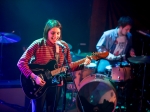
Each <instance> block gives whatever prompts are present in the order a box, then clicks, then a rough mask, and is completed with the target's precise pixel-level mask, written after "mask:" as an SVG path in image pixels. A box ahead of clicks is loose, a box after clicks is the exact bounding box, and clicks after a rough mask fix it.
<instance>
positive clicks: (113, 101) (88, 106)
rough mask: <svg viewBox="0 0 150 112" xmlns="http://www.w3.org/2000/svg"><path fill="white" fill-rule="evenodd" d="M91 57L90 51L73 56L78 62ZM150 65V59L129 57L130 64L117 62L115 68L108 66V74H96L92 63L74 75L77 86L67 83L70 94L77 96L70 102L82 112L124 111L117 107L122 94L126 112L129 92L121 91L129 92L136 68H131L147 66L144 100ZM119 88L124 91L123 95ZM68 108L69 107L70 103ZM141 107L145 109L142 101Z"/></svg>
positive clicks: (142, 89) (128, 62)
mask: <svg viewBox="0 0 150 112" xmlns="http://www.w3.org/2000/svg"><path fill="white" fill-rule="evenodd" d="M90 54H91V53H89V52H88V53H81V54H73V55H72V56H73V58H74V60H78V59H81V58H85V57H86V56H87V55H90ZM149 63H150V56H136V57H131V58H128V60H127V61H123V62H118V63H117V64H116V65H115V66H114V65H110V66H107V67H106V71H107V72H106V73H107V74H100V73H97V72H96V67H97V65H96V62H91V63H90V64H89V65H88V66H87V67H85V68H84V69H83V70H79V71H75V72H72V74H71V75H72V76H73V77H74V82H75V84H74V83H73V82H71V81H69V82H68V83H67V89H68V91H71V92H72V94H76V95H73V96H72V98H71V99H73V100H72V101H71V103H72V104H73V103H74V105H76V108H77V110H78V111H79V112H83V111H85V112H87V111H88V112H89V111H90V112H99V111H108V112H114V111H115V110H116V109H117V108H120V109H121V108H122V107H118V105H119V103H122V101H119V95H123V98H124V99H123V105H124V110H125V102H126V96H125V94H126V93H122V91H124V89H126V88H125V85H126V83H127V82H128V80H130V79H131V80H132V79H133V77H134V76H133V69H134V68H133V67H132V66H131V65H132V64H145V66H144V74H143V81H142V88H141V91H142V93H141V97H142V98H143V97H144V94H143V92H144V81H145V71H146V65H147V64H149ZM122 84H123V85H122ZM117 88H121V93H120V90H118V89H117ZM118 91H119V92H118ZM78 96H79V97H78ZM121 100H122V99H121ZM68 105H69V108H70V103H69V104H68ZM139 108H142V99H141V101H140V107H139ZM106 109H107V110H106ZM120 111H121V110H120Z"/></svg>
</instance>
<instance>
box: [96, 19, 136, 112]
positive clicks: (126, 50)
mask: <svg viewBox="0 0 150 112" xmlns="http://www.w3.org/2000/svg"><path fill="white" fill-rule="evenodd" d="M132 25H133V21H132V19H131V18H130V17H128V16H124V17H120V19H119V21H118V26H117V27H116V28H115V29H111V30H108V31H105V32H104V33H103V35H102V36H101V38H100V39H99V41H98V43H97V45H96V49H97V51H98V52H103V51H109V55H108V56H107V57H106V59H101V60H99V61H98V63H97V72H98V73H105V70H106V67H107V66H108V65H111V66H114V65H115V64H117V62H122V61H124V60H126V59H127V58H128V57H134V56H135V52H134V49H133V48H132V35H131V33H130V30H131V27H132ZM131 85H132V83H131ZM129 87H131V86H129ZM130 89H131V88H128V90H129V91H130ZM128 93H129V92H128ZM126 97H127V99H126V106H127V107H126V108H127V110H129V105H130V101H129V100H130V97H131V96H130V93H129V94H128V95H127V96H126Z"/></svg>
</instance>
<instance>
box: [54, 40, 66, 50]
mask: <svg viewBox="0 0 150 112" xmlns="http://www.w3.org/2000/svg"><path fill="white" fill-rule="evenodd" d="M56 44H57V45H59V46H60V47H62V48H63V49H64V48H66V46H64V45H63V44H62V43H61V42H60V41H57V42H56Z"/></svg>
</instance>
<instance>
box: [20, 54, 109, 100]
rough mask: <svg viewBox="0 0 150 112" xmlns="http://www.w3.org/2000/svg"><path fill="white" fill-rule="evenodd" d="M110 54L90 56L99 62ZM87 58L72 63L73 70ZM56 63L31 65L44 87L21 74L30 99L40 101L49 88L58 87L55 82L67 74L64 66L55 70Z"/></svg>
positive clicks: (23, 85)
mask: <svg viewBox="0 0 150 112" xmlns="http://www.w3.org/2000/svg"><path fill="white" fill-rule="evenodd" d="M108 54H109V52H95V53H92V55H91V56H89V57H90V58H91V59H93V60H99V59H101V58H105V57H107V56H108ZM85 59H86V58H83V59H81V60H78V61H76V62H73V63H71V64H70V65H69V66H70V68H73V67H75V66H78V65H80V64H82V63H84V61H85ZM55 65H56V61H55V60H51V61H50V62H48V63H47V64H46V65H38V64H29V68H30V69H31V70H32V72H33V73H34V74H36V75H38V76H39V77H41V78H42V79H43V80H44V81H45V82H46V84H45V85H44V86H39V85H37V84H36V82H35V81H34V80H33V79H32V78H31V77H28V78H26V77H25V75H24V74H21V76H20V81H21V85H22V88H23V91H24V93H25V95H26V96H27V97H28V98H30V99H38V98H39V97H41V96H42V95H43V93H44V92H45V91H46V90H47V88H48V87H52V86H57V85H58V82H57V81H56V80H55V78H56V76H59V73H62V72H65V71H66V67H65V66H63V67H61V68H58V69H55Z"/></svg>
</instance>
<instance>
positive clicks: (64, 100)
mask: <svg viewBox="0 0 150 112" xmlns="http://www.w3.org/2000/svg"><path fill="white" fill-rule="evenodd" d="M64 49H65V48H64V47H62V53H63V54H64V60H65V62H66V64H67V72H66V76H65V77H67V73H68V70H70V66H69V63H68V60H67V59H66V54H65V52H64ZM71 78H72V81H73V83H74V85H75V89H76V91H77V96H78V99H79V102H80V104H81V108H82V112H84V108H83V105H82V103H81V99H80V97H79V92H78V90H77V86H76V83H75V81H74V79H73V76H72V75H71ZM66 82H67V81H65V84H64V85H65V87H64V99H63V109H62V110H63V112H65V107H66V88H67V84H66Z"/></svg>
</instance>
